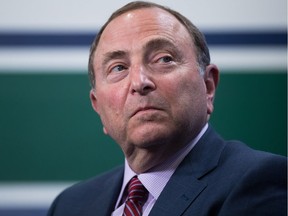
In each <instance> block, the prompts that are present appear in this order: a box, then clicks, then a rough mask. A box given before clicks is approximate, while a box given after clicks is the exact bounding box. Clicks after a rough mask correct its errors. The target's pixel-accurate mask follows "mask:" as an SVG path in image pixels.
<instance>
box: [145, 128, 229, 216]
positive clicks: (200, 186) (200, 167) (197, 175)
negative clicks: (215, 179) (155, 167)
mask: <svg viewBox="0 0 288 216" xmlns="http://www.w3.org/2000/svg"><path fill="white" fill-rule="evenodd" d="M223 148H224V145H223V142H222V139H221V138H220V137H218V135H217V134H216V133H215V132H214V131H213V129H212V128H211V127H209V128H208V130H207V131H206V133H205V134H204V135H203V137H202V138H201V139H200V140H199V142H198V143H197V145H196V146H195V147H194V148H193V149H192V151H191V152H190V153H189V154H188V155H187V156H186V158H185V159H184V160H183V161H182V162H181V164H180V165H179V166H178V168H177V169H176V171H175V173H174V174H173V175H172V177H171V179H170V180H169V182H168V183H167V185H166V186H165V188H164V190H163V191H162V193H161V195H160V196H159V198H158V200H157V201H156V203H155V205H154V207H153V208H152V210H151V212H150V214H149V216H164V215H169V216H173V215H175V216H176V215H177V216H178V215H181V214H183V212H184V211H185V210H186V209H187V208H188V207H189V206H192V205H193V201H194V200H196V199H197V197H198V196H199V195H200V194H201V192H202V191H204V190H205V188H206V187H207V186H208V184H209V182H206V181H204V180H201V178H202V177H203V176H204V175H207V174H208V173H210V172H211V171H212V170H214V169H215V168H216V167H217V164H218V160H219V157H220V155H221V152H222V150H223Z"/></svg>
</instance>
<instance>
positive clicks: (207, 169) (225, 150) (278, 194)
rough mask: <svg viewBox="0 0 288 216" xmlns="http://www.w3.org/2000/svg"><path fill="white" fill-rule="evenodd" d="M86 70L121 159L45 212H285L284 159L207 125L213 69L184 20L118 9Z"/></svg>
mask: <svg viewBox="0 0 288 216" xmlns="http://www.w3.org/2000/svg"><path fill="white" fill-rule="evenodd" d="M89 75H90V80H91V85H92V90H91V92H90V98H91V102H92V106H93V108H94V110H95V111H96V112H97V113H98V114H99V116H100V118H101V121H102V123H103V131H104V133H106V134H109V135H110V136H111V137H112V138H113V139H114V140H115V141H116V142H117V143H118V144H119V145H120V147H121V148H122V150H123V153H124V155H125V165H123V166H121V167H118V168H115V169H114V170H112V171H110V172H107V173H105V174H103V175H100V176H98V177H95V178H93V179H91V180H88V181H85V182H81V183H79V184H76V185H74V186H72V187H71V188H68V189H66V190H65V191H64V192H62V193H61V194H60V195H59V196H58V197H57V198H56V200H55V201H54V202H53V204H52V206H51V208H50V210H49V213H48V215H49V216H52V215H53V216H90V215H91V216H92V215H94V216H104V215H114V216H116V215H152V216H153V215H154V216H170V215H171V216H172V215H175V216H177V215H187V216H188V215H197V216H199V215H223V216H224V215H233V216H234V215H239V216H240V215H241V216H247V215H253V216H254V215H261V216H262V215H273V216H274V215H286V200H287V198H286V195H287V194H286V158H284V157H281V156H276V155H273V154H270V153H264V152H259V151H255V150H252V149H250V148H249V147H247V146H246V145H244V144H242V143H240V142H237V141H225V140H223V139H222V138H221V137H220V136H219V135H218V134H217V133H216V132H215V131H214V129H213V128H212V127H211V126H210V125H209V124H208V121H209V117H210V115H211V114H212V112H213V100H214V96H215V91H216V87H217V84H218V75H219V72H218V68H217V66H216V65H214V64H211V63H210V56H209V50H208V48H207V45H206V42H205V39H204V37H203V35H202V34H201V32H200V31H199V30H198V29H197V28H196V27H195V26H194V25H193V24H192V23H191V22H190V21H189V20H188V19H186V18H185V17H184V16H182V15H181V14H179V13H177V12H175V11H173V10H171V9H168V8H165V7H163V6H160V5H156V4H154V3H147V2H133V3H130V4H128V5H126V6H124V7H123V8H120V9H119V10H117V11H116V12H115V13H114V14H112V16H111V17H110V19H109V20H108V21H107V22H106V24H105V25H104V26H103V27H102V29H101V30H100V32H99V33H98V35H97V37H96V39H95V40H94V42H93V44H92V47H91V52H90V59H89Z"/></svg>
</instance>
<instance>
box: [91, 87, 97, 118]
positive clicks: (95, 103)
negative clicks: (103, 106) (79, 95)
mask: <svg viewBox="0 0 288 216" xmlns="http://www.w3.org/2000/svg"><path fill="white" fill-rule="evenodd" d="M90 101H91V105H92V107H93V109H94V111H95V112H97V113H98V108H97V97H96V92H95V90H94V89H91V90H90Z"/></svg>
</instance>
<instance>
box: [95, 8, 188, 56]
mask: <svg viewBox="0 0 288 216" xmlns="http://www.w3.org/2000/svg"><path fill="white" fill-rule="evenodd" d="M159 37H162V38H165V39H167V40H169V41H171V42H172V43H176V44H177V43H179V42H181V43H190V45H191V43H192V40H191V37H190V35H189V33H188V31H187V29H186V28H185V27H184V26H183V25H182V24H181V23H180V22H179V21H178V20H177V19H176V18H175V17H174V16H173V15H172V14H170V13H168V12H167V11H165V10H163V9H160V8H142V9H136V10H132V11H129V12H126V13H124V14H122V15H120V16H118V17H116V18H115V19H113V20H112V21H111V22H110V23H109V24H108V25H107V26H106V28H105V30H104V31H103V33H102V35H101V38H100V40H99V43H98V47H97V49H96V52H95V54H96V55H97V53H98V54H99V53H103V52H106V51H107V50H109V49H119V50H121V49H123V47H126V48H132V47H134V48H135V47H137V46H141V45H143V44H144V43H146V42H147V41H148V40H150V39H155V38H159Z"/></svg>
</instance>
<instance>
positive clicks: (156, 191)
mask: <svg viewBox="0 0 288 216" xmlns="http://www.w3.org/2000/svg"><path fill="white" fill-rule="evenodd" d="M207 128H208V124H206V125H205V126H204V127H203V128H202V130H201V131H200V133H199V134H198V135H197V136H196V137H195V139H193V140H192V141H191V142H190V143H189V144H188V145H186V146H185V148H183V149H181V150H180V151H178V152H177V153H176V154H174V155H173V156H172V157H171V158H169V160H167V161H166V162H164V163H162V164H160V165H158V166H156V167H154V168H153V169H151V170H150V171H149V172H146V173H142V174H139V175H138V179H139V180H140V181H141V182H142V184H143V185H144V186H145V188H146V189H147V190H148V191H149V196H148V199H147V201H146V203H145V204H144V206H143V209H142V211H143V214H142V216H148V215H149V213H150V211H151V209H152V207H153V206H154V204H155V202H156V200H157V199H158V197H159V196H160V194H161V192H162V190H163V189H164V187H165V185H166V184H167V182H168V181H169V179H170V177H171V176H172V175H173V173H174V171H175V170H176V168H177V167H178V165H179V164H180V163H181V161H182V160H183V159H184V158H185V156H186V155H187V154H188V153H189V152H190V151H191V150H192V148H193V147H194V146H195V145H196V143H197V142H198V140H199V139H200V138H201V137H202V136H203V134H204V133H205V131H206V130H207ZM135 175H137V174H136V173H135V172H134V171H133V170H132V169H131V168H130V167H129V165H128V163H127V160H126V159H125V170H124V179H123V184H122V188H121V191H120V194H119V197H118V200H117V203H116V206H115V210H114V212H113V213H112V216H122V215H123V211H124V207H125V202H123V203H121V200H122V197H123V193H124V190H125V188H126V185H127V184H128V182H129V181H130V180H131V178H133V176H135ZM120 204H121V205H120ZM119 205H120V206H119Z"/></svg>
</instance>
